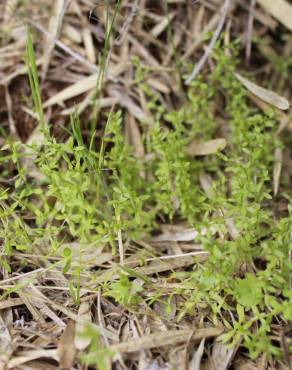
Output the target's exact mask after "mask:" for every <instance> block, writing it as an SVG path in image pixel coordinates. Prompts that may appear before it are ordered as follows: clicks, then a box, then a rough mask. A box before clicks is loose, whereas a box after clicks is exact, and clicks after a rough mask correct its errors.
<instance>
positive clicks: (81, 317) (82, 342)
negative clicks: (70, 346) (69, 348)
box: [75, 302, 92, 351]
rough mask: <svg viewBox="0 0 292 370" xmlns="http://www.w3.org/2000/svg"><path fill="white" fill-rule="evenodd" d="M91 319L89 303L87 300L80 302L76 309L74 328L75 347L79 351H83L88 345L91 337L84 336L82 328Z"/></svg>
mask: <svg viewBox="0 0 292 370" xmlns="http://www.w3.org/2000/svg"><path fill="white" fill-rule="evenodd" d="M91 321H92V320H91V313H90V304H89V302H82V303H81V305H80V307H79V310H78V321H77V323H76V329H75V347H76V349H78V350H79V351H84V350H85V349H86V348H87V347H88V346H89V345H90V342H91V339H90V338H86V337H84V329H85V327H86V325H88V324H90V323H91Z"/></svg>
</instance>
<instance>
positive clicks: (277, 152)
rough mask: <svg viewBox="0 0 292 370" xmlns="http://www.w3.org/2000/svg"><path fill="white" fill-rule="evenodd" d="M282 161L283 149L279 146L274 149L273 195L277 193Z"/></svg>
mask: <svg viewBox="0 0 292 370" xmlns="http://www.w3.org/2000/svg"><path fill="white" fill-rule="evenodd" d="M282 163H283V150H282V149H281V148H277V149H276V150H275V162H274V170H273V185H274V195H277V194H278V190H279V183H280V176H281V171H282Z"/></svg>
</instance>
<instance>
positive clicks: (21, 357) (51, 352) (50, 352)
mask: <svg viewBox="0 0 292 370" xmlns="http://www.w3.org/2000/svg"><path fill="white" fill-rule="evenodd" d="M40 358H51V359H53V360H55V361H57V360H58V357H57V351H56V350H55V349H40V350H34V351H24V352H20V353H18V356H16V357H14V358H12V359H11V360H10V361H9V362H8V365H7V369H17V368H18V366H19V365H21V364H25V363H26V362H29V361H32V360H36V359H40Z"/></svg>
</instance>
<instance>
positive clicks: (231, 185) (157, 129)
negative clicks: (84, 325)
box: [0, 36, 292, 369]
mask: <svg viewBox="0 0 292 370" xmlns="http://www.w3.org/2000/svg"><path fill="white" fill-rule="evenodd" d="M213 58H214V62H215V69H214V70H213V71H212V72H210V73H207V72H205V74H204V75H202V76H201V77H200V78H198V79H197V80H196V81H194V82H193V83H192V85H191V86H190V87H189V88H188V91H187V93H186V102H185V104H183V106H181V107H180V109H177V110H174V111H171V112H170V111H168V110H167V108H166V106H164V105H163V103H162V102H161V100H160V99H159V96H158V95H157V94H155V93H154V92H153V91H152V90H151V87H149V86H148V85H147V84H146V83H145V82H144V77H145V75H146V74H147V73H148V72H149V71H147V70H146V69H145V68H144V67H143V66H141V64H140V62H139V60H138V59H136V60H135V61H134V64H135V66H136V71H137V75H136V79H135V83H136V85H137V86H138V87H139V88H141V89H142V90H143V92H144V93H145V95H146V97H147V99H148V103H149V104H148V109H149V112H151V114H152V118H151V120H149V122H143V123H141V127H142V131H143V143H144V146H145V148H146V156H145V158H137V157H136V156H135V154H134V150H133V148H132V147H131V145H129V144H127V143H126V142H125V138H124V135H123V129H122V126H123V114H122V112H121V111H117V112H110V113H109V114H108V115H101V116H100V119H101V120H102V122H103V123H104V127H105V129H104V134H103V137H102V140H101V144H100V147H99V148H98V149H97V150H96V149H95V147H94V145H92V140H91V142H90V144H89V145H88V144H87V143H86V141H85V140H84V139H83V136H82V130H81V125H80V122H79V118H78V116H77V115H76V114H74V115H73V116H72V117H71V131H72V134H71V135H70V137H69V138H68V140H67V141H66V142H61V143H60V142H58V141H57V140H56V138H54V137H53V136H51V135H50V133H49V130H48V129H46V130H45V132H46V134H45V135H44V137H43V142H42V143H41V144H42V145H41V146H40V145H36V144H32V145H30V146H27V145H23V144H21V143H14V142H13V143H10V144H9V145H6V147H5V148H3V149H4V150H5V152H6V153H5V156H3V157H2V159H1V165H2V166H3V167H5V166H6V167H7V168H8V167H9V166H8V165H9V164H11V162H12V163H13V164H14V165H15V168H16V169H17V171H18V175H17V177H16V180H15V184H14V188H13V191H12V190H11V189H8V188H7V189H1V193H0V194H1V196H0V200H1V203H0V205H1V209H0V216H1V229H0V238H1V240H2V242H3V244H4V246H5V249H4V251H5V256H4V257H1V263H2V266H3V267H4V268H6V269H7V270H9V269H11V267H10V265H9V258H10V257H11V256H13V253H16V252H19V251H21V252H34V251H36V250H37V251H39V250H41V251H42V253H44V258H47V259H48V258H49V257H52V256H58V257H59V260H58V262H57V263H56V265H55V266H54V265H52V264H51V265H50V266H51V267H52V266H53V267H56V268H57V267H58V268H59V267H60V266H61V270H62V271H63V273H64V274H70V281H71V283H70V286H69V289H70V292H71V294H72V296H73V298H74V301H75V303H76V304H79V302H80V290H82V274H84V273H86V276H87V278H89V280H90V282H91V283H94V282H96V281H98V279H96V276H95V275H96V272H95V271H92V270H91V267H90V266H89V265H88V264H87V263H86V258H85V256H86V253H87V250H88V249H89V248H91V247H92V246H93V247H94V248H96V249H99V250H100V251H107V252H109V251H111V252H112V254H113V255H114V256H115V255H116V254H117V250H118V246H119V243H121V242H122V243H123V244H124V245H126V246H130V247H133V245H135V242H137V241H141V240H144V238H145V237H149V236H150V235H151V233H152V232H153V231H156V230H157V229H158V228H159V226H160V224H161V223H163V222H165V221H166V222H170V223H175V222H180V221H184V222H186V223H188V225H189V227H193V228H195V229H196V230H197V231H203V230H204V232H201V233H200V234H199V235H200V236H198V239H197V240H196V242H200V243H201V244H202V246H203V248H204V250H206V251H208V252H209V257H208V259H207V261H206V262H204V263H194V267H193V269H188V270H187V271H183V272H179V271H174V272H172V273H169V274H164V275H162V274H161V275H160V274H157V276H156V277H157V279H160V280H162V281H167V280H168V279H170V280H171V281H172V282H174V283H175V288H174V289H173V291H171V292H169V291H168V292H166V293H165V292H164V291H163V288H156V286H155V284H153V283H152V282H151V279H148V278H146V277H145V276H144V275H142V274H140V273H138V272H137V271H136V270H135V269H129V268H126V267H125V266H124V267H123V266H121V267H118V268H117V269H112V270H110V271H111V272H110V273H111V275H110V276H109V277H108V279H105V280H106V282H104V281H103V283H101V284H100V285H98V284H97V283H96V285H95V286H94V289H96V290H98V289H100V288H102V294H103V295H104V296H105V297H108V298H109V299H112V300H114V301H115V302H116V303H118V304H120V305H121V306H123V307H124V309H127V310H129V311H135V310H138V309H139V305H140V304H141V303H142V302H143V304H146V305H147V304H149V306H151V305H153V303H154V302H155V301H158V300H159V299H160V298H161V297H162V296H164V297H166V296H169V297H170V298H171V297H172V296H173V295H178V296H179V297H180V299H179V301H178V302H179V303H178V312H177V315H176V321H177V322H180V321H181V320H182V319H183V318H184V317H185V316H186V315H192V316H193V317H197V318H199V320H200V321H201V322H203V320H208V321H211V322H213V323H214V324H215V325H219V324H220V325H224V326H225V328H226V329H227V330H226V333H224V334H223V335H222V337H221V340H222V341H223V342H226V343H229V345H236V344H237V343H241V345H242V346H244V347H246V348H247V349H248V351H249V353H250V356H251V357H253V358H256V357H257V356H259V355H260V354H261V353H262V352H265V353H266V354H267V355H268V356H280V355H281V350H280V348H279V346H278V345H275V343H274V342H273V340H272V335H271V333H272V330H273V323H274V322H276V321H278V322H281V323H282V324H283V325H286V323H288V322H289V320H291V319H292V312H291V307H292V305H291V304H292V295H291V290H290V281H289V278H290V274H291V259H289V256H290V254H291V233H292V226H291V225H292V223H291V221H292V210H291V207H290V206H289V208H288V212H287V214H286V215H285V216H283V217H280V218H277V217H275V215H274V212H273V198H272V190H271V189H272V186H271V181H272V179H271V174H272V168H273V162H274V157H273V153H274V150H275V149H276V148H277V147H279V146H280V145H281V143H279V141H278V140H276V139H275V135H274V133H275V131H276V123H275V119H274V115H273V113H272V112H271V113H269V114H262V113H259V112H258V111H257V110H256V109H255V108H254V107H252V106H250V104H249V102H248V99H247V95H246V92H245V90H244V88H243V87H242V86H241V84H240V83H239V81H238V80H237V79H236V78H235V77H234V72H235V69H236V68H237V62H236V60H237V59H236V46H234V45H231V46H230V50H229V52H228V53H226V52H224V50H222V47H221V43H220V42H218V44H217V46H216V48H215V50H214V53H213ZM34 60H35V59H34V52H33V48H32V40H31V36H29V37H28V45H27V63H28V70H29V79H30V83H31V87H32V92H33V101H34V105H35V110H36V112H37V114H38V118H39V122H40V124H41V125H42V127H43V128H47V127H48V126H47V124H46V122H45V121H44V115H43V111H42V104H41V98H40V90H39V84H38V76H37V70H36V66H35V62H34ZM214 99H221V100H222V101H223V102H224V112H221V113H220V114H223V115H224V122H227V123H225V125H226V127H224V128H225V129H226V128H227V129H228V130H227V131H228V138H227V141H228V146H227V149H226V150H225V151H224V152H223V153H221V154H217V155H212V156H208V157H206V158H201V157H200V158H193V157H191V156H189V155H188V154H187V152H186V150H185V148H186V146H187V145H188V144H189V143H190V142H192V141H194V140H196V141H205V140H209V139H212V138H214V137H216V135H217V132H220V130H221V129H222V127H220V124H219V123H217V120H216V112H215V111H214V109H213V101H214ZM218 114H219V113H218ZM93 131H94V130H93ZM92 137H93V136H92ZM24 150H25V151H24ZM23 153H25V155H28V156H30V157H31V158H34V163H35V165H36V168H37V171H38V172H39V174H41V176H40V177H39V178H35V179H34V180H33V181H27V182H25V181H23V180H24V179H25V178H26V177H27V176H28V177H29V176H30V174H29V172H28V171H27V168H26V167H24V166H23V164H22V163H23V162H22V161H21V158H22V157H23ZM7 173H8V172H7ZM203 173H208V174H210V175H211V176H212V179H213V184H212V189H211V190H212V191H211V192H210V194H205V193H204V191H203V189H202V187H201V185H200V175H202V174H203ZM214 230H215V232H213V231H214ZM119 238H120V239H119ZM64 244H66V248H64V249H62V246H63V245H64ZM73 245H78V252H77V258H76V256H75V257H74V253H73V247H72V246H73ZM44 246H45V247H44ZM71 247H72V248H71ZM139 248H140V247H139ZM129 250H131V249H129ZM128 253H129V252H128ZM91 287H92V284H91ZM147 289H149V292H147ZM146 293H147V294H146ZM90 335H91V336H93V337H95V338H98V336H99V335H100V333H96V332H94V331H93V332H90ZM92 342H93V343H95V344H92V346H91V348H90V349H89V353H88V355H86V356H85V358H84V359H85V361H86V362H87V363H91V364H96V366H99V368H100V369H103V368H106V358H107V357H108V356H111V355H112V354H111V353H108V352H107V349H101V348H99V347H98V346H97V345H96V343H97V341H96V342H95V341H92ZM97 364H98V365H97Z"/></svg>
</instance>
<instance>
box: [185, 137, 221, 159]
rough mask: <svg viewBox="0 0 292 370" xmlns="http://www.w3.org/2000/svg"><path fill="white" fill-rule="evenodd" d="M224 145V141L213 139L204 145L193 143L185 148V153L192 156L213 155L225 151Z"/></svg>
mask: <svg viewBox="0 0 292 370" xmlns="http://www.w3.org/2000/svg"><path fill="white" fill-rule="evenodd" d="M226 145H227V141H226V140H225V139H214V140H209V141H206V142H204V143H198V142H193V143H191V144H190V145H189V146H188V147H187V153H188V154H189V155H192V156H201V155H209V154H215V153H217V152H218V151H220V150H223V149H225V147H226Z"/></svg>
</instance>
